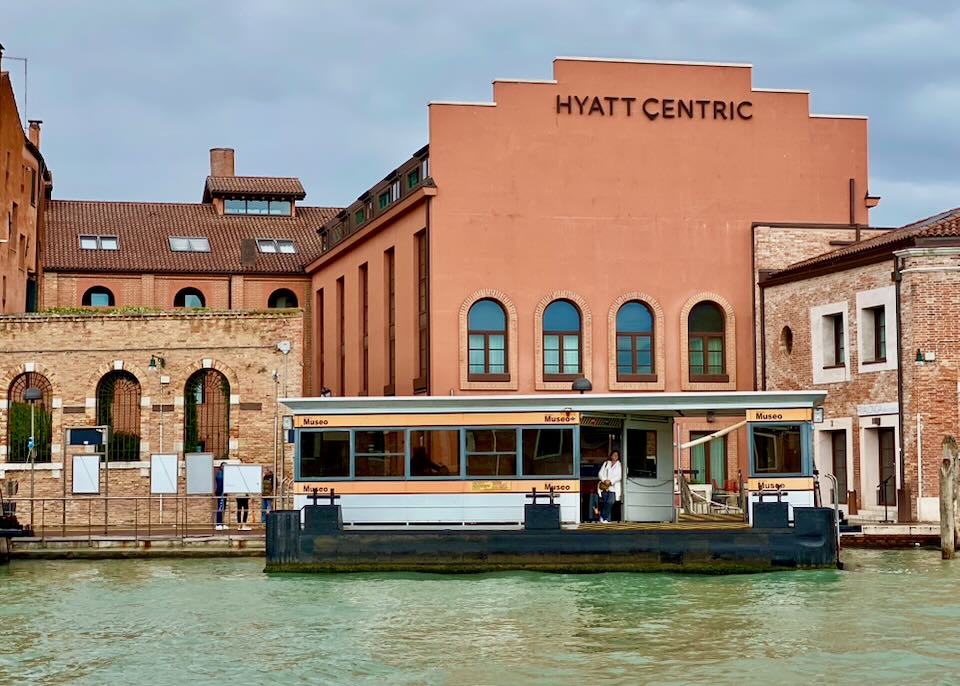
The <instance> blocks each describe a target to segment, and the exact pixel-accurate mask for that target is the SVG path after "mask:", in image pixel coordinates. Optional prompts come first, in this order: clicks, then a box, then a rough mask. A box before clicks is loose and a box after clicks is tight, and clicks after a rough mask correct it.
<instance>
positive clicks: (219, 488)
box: [213, 462, 227, 531]
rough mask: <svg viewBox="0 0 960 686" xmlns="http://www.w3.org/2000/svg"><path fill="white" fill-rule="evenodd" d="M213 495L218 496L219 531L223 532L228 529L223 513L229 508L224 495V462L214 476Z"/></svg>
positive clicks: (217, 527)
mask: <svg viewBox="0 0 960 686" xmlns="http://www.w3.org/2000/svg"><path fill="white" fill-rule="evenodd" d="M213 494H214V495H215V496H217V526H216V529H217V531H222V530H223V529H226V528H227V527H226V525H225V524H224V523H223V511H224V510H225V509H226V508H227V499H226V497H225V496H224V495H223V462H221V463H220V466H219V467H217V471H216V473H215V474H214V475H213Z"/></svg>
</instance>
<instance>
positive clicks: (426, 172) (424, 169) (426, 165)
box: [420, 157, 430, 179]
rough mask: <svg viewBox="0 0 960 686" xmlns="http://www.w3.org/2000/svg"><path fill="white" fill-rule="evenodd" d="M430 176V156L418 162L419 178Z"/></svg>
mask: <svg viewBox="0 0 960 686" xmlns="http://www.w3.org/2000/svg"><path fill="white" fill-rule="evenodd" d="M428 176H430V158H429V157H428V158H427V159H425V160H424V161H423V162H421V163H420V178H421V179H425V178H427V177H428Z"/></svg>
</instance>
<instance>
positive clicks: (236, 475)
mask: <svg viewBox="0 0 960 686" xmlns="http://www.w3.org/2000/svg"><path fill="white" fill-rule="evenodd" d="M262 478H263V475H262V473H261V467H260V465H258V464H228V465H224V467H223V492H224V493H254V494H257V495H259V494H260V489H261V487H262V484H263V481H262Z"/></svg>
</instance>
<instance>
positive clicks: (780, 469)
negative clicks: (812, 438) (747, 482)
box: [753, 426, 802, 474]
mask: <svg viewBox="0 0 960 686" xmlns="http://www.w3.org/2000/svg"><path fill="white" fill-rule="evenodd" d="M753 452H754V470H755V472H756V473H757V474H800V473H801V472H802V461H801V451H800V427H798V426H790V427H787V426H784V427H776V426H765V427H756V428H754V430H753Z"/></svg>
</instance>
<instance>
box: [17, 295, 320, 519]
mask: <svg viewBox="0 0 960 686" xmlns="http://www.w3.org/2000/svg"><path fill="white" fill-rule="evenodd" d="M302 329H303V317H302V314H301V313H300V312H299V311H296V310H293V311H289V310H286V311H277V312H256V313H243V312H201V313H190V312H179V311H178V312H164V313H152V314H144V315H109V314H90V315H84V316H66V315H34V316H6V317H0V377H2V384H3V385H2V387H3V388H4V389H9V388H10V385H11V383H12V382H13V381H14V379H15V378H16V377H17V376H18V375H20V374H22V373H24V372H35V373H40V374H43V375H44V376H45V377H46V378H47V379H48V380H49V382H50V385H51V387H52V396H53V397H52V423H53V431H52V435H53V439H52V443H53V445H52V448H51V457H52V462H51V464H49V465H39V466H38V467H37V469H36V470H35V471H34V472H33V481H34V491H35V493H36V495H37V497H41V496H43V497H60V496H61V495H62V494H63V493H64V489H66V493H67V495H68V496H69V495H70V491H71V489H72V481H71V474H70V469H69V460H66V462H67V467H68V468H67V469H66V470H64V469H63V467H64V462H65V460H64V457H65V456H66V457H69V456H70V455H72V454H74V451H77V450H80V451H82V450H83V448H70V449H67V448H65V446H64V445H63V430H64V428H66V427H68V426H69V427H77V426H94V425H95V424H96V421H97V414H96V388H97V384H98V382H99V380H100V379H101V378H102V377H103V376H104V375H105V374H107V373H108V372H110V371H112V370H116V369H123V370H124V371H127V372H130V373H131V374H133V376H134V377H135V378H136V379H137V381H138V382H139V384H140V392H141V403H140V441H141V442H140V457H141V461H140V462H139V463H137V462H135V463H132V464H115V465H111V468H110V469H109V470H108V472H109V493H110V496H111V497H120V496H146V495H148V494H149V488H150V479H149V469H148V467H149V459H150V454H151V453H157V452H161V450H160V432H161V426H162V429H163V432H164V445H163V452H177V453H179V454H180V455H181V458H182V454H183V447H184V445H183V444H184V437H183V433H184V387H185V384H186V382H187V379H188V378H189V377H190V375H191V374H193V373H194V372H196V371H197V370H201V369H204V368H208V369H214V370H217V371H219V372H220V373H222V374H223V375H224V377H226V379H227V381H228V383H229V386H230V388H229V392H230V397H229V455H228V458H229V459H230V460H238V461H241V462H243V463H259V464H263V465H269V466H270V467H271V468H272V467H273V465H274V460H275V449H276V445H277V444H276V443H275V432H274V426H275V424H274V422H275V407H276V405H275V398H276V394H277V393H279V395H280V396H281V397H283V396H284V395H286V396H290V397H296V396H299V395H301V394H302V384H301V379H302V366H303V351H302V347H301V346H299V345H294V346H293V349H292V351H291V352H290V353H289V354H288V355H286V356H284V355H283V354H282V353H281V352H279V351H278V350H277V348H276V343H277V342H278V341H280V340H293V341H299V340H302V333H303V331H302ZM151 356H158V357H162V358H163V361H164V366H163V367H162V368H160V369H157V370H150V369H149V368H148V366H149V362H150V358H151ZM274 370H277V371H278V375H279V383H275V382H274V379H273V372H274ZM161 376H164V377H168V378H169V383H167V384H162V383H161ZM161 395H162V398H161ZM2 398H3V400H2V401H0V478H5V479H16V480H18V481H19V482H20V491H19V495H20V496H26V495H28V492H27V491H28V489H29V482H30V470H29V467H28V466H25V465H14V464H12V463H9V462H7V452H8V446H7V442H8V435H7V434H8V426H7V408H8V392H7V391H6V390H5V391H4V392H3V395H2ZM281 449H283V450H285V456H284V462H285V464H286V474H287V476H288V477H289V474H290V468H291V464H292V449H291V446H286V445H282V444H281ZM180 482H181V493H182V492H183V490H182V485H183V475H182V474H181V477H180ZM74 500H75V501H77V502H79V501H85V504H80V505H78V504H72V505H70V506H69V511H68V513H67V514H68V518H72V519H71V521H73V522H74V523H84V522H86V520H87V517H88V510H87V509H84V507H99V506H100V505H96V504H95V503H94V502H93V501H90V498H88V497H85V496H76V497H71V501H74ZM86 501H90V502H86ZM145 506H146V503H145V502H144V503H141V504H140V507H145ZM169 506H170V507H172V504H169ZM50 507H51V508H54V505H53V504H51V505H50ZM56 507H61V506H60V505H59V503H57V504H56ZM136 507H137V506H136V505H135V504H134V502H133V501H127V502H118V503H117V505H116V507H114V506H113V505H111V514H110V521H111V522H112V523H116V522H120V521H128V520H129V521H132V518H133V517H134V514H135V513H134V510H135V508H136ZM154 507H156V504H155V505H154ZM54 509H56V508H54ZM200 509H201V510H203V506H201V507H200ZM203 512H204V514H203V515H201V514H199V511H198V513H194V514H192V515H190V518H191V519H192V518H193V517H201V519H204V521H209V517H208V514H209V511H208V510H203ZM101 515H102V511H101ZM158 515H159V512H155V513H154V515H153V516H158ZM37 516H39V515H37ZM50 516H51V517H53V518H54V520H56V521H59V518H60V517H62V510H56V511H54V510H53V509H52V510H51V511H50ZM123 518H127V519H123Z"/></svg>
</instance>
